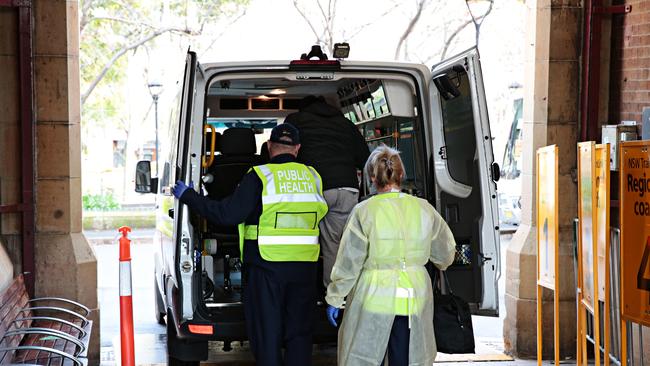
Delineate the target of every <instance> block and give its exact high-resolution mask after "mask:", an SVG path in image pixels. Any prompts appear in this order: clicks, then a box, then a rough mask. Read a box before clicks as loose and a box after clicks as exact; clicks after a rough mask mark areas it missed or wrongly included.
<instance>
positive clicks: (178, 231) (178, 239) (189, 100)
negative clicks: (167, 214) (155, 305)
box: [173, 51, 198, 319]
mask: <svg viewBox="0 0 650 366" xmlns="http://www.w3.org/2000/svg"><path fill="white" fill-rule="evenodd" d="M197 70H198V62H197V60H196V53H195V52H192V51H188V52H187V57H186V60H185V76H184V79H183V91H182V99H181V109H180V111H179V115H180V120H179V133H178V145H177V149H178V150H177V159H176V164H175V167H174V170H175V174H174V178H175V179H176V180H183V181H185V183H187V184H188V185H189V184H190V182H189V181H190V178H189V174H190V169H189V165H190V164H189V147H190V132H191V127H192V115H193V113H194V98H195V97H196V88H195V83H196V75H197ZM174 215H175V225H176V227H175V228H174V237H173V242H174V243H175V244H176V248H175V254H176V256H175V257H176V264H175V268H174V269H175V273H176V285H177V286H178V288H179V291H180V296H179V300H181V301H180V304H179V305H181V304H182V306H181V309H182V310H181V314H179V315H181V316H182V317H183V318H185V319H191V318H192V315H193V312H194V306H193V304H192V300H193V299H192V274H193V270H192V269H193V268H192V266H193V263H194V260H193V255H194V251H193V249H192V246H191V238H190V232H191V230H190V227H189V223H188V220H186V219H185V220H184V218H187V217H189V210H188V208H187V206H186V205H183V204H181V203H180V201H178V200H174Z"/></svg>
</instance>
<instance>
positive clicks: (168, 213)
mask: <svg viewBox="0 0 650 366" xmlns="http://www.w3.org/2000/svg"><path fill="white" fill-rule="evenodd" d="M167 215H169V217H171V218H172V219H173V218H174V209H173V208H170V209H169V211H167Z"/></svg>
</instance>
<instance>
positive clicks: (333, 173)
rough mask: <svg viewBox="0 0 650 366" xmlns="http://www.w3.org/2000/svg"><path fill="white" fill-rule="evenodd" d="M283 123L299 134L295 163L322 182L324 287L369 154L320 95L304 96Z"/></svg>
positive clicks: (357, 135) (356, 131) (347, 122)
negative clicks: (313, 171) (311, 170)
mask: <svg viewBox="0 0 650 366" xmlns="http://www.w3.org/2000/svg"><path fill="white" fill-rule="evenodd" d="M284 121H285V122H288V123H291V124H292V125H294V126H296V128H298V130H299V131H300V140H301V147H300V151H299V153H298V162H300V163H303V164H305V165H310V166H312V167H314V168H315V169H316V171H317V172H318V174H320V176H321V178H322V180H323V191H324V192H323V196H324V197H325V201H326V202H327V206H328V207H329V211H328V213H327V215H326V216H325V218H324V219H323V220H322V221H321V222H320V224H319V228H320V244H321V252H322V254H323V284H324V285H325V287H327V285H329V283H330V274H331V272H332V267H333V266H334V261H335V260H336V253H337V252H338V248H339V242H340V241H341V235H342V233H343V227H344V226H345V223H346V221H347V218H348V215H349V214H350V211H352V208H353V207H354V205H356V204H357V203H358V202H359V179H358V178H357V169H358V170H362V169H363V166H364V164H365V163H366V160H367V159H368V156H369V155H370V151H369V150H368V145H367V144H366V142H365V140H364V138H363V136H362V135H361V132H359V129H358V128H357V126H355V125H354V123H352V122H351V121H350V120H349V119H347V118H345V116H343V113H341V111H340V109H338V108H336V107H333V106H331V105H329V104H327V102H326V101H325V98H324V97H322V96H313V95H310V96H308V97H305V98H304V99H303V100H302V101H301V103H300V109H299V111H298V112H296V113H292V114H290V115H288V116H287V117H286V119H285V120H284Z"/></svg>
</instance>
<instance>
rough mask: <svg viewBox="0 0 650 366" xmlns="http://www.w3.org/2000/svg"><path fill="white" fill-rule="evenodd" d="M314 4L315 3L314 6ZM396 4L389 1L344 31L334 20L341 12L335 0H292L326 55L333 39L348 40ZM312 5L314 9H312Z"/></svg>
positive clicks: (332, 47)
mask: <svg viewBox="0 0 650 366" xmlns="http://www.w3.org/2000/svg"><path fill="white" fill-rule="evenodd" d="M422 1H428V0H422ZM314 4H316V5H315V6H314ZM398 5H399V3H397V2H391V4H390V6H388V7H386V9H384V10H383V11H382V12H381V13H380V14H379V15H377V16H376V17H375V18H374V19H372V20H371V21H369V22H367V23H362V24H359V25H357V26H355V27H352V31H351V32H349V33H346V31H345V29H341V30H339V28H338V23H337V22H336V20H337V17H338V16H339V15H340V14H341V13H340V12H339V10H340V9H339V8H338V6H337V0H315V1H314V0H310V1H300V0H293V6H294V8H295V9H296V11H297V12H298V13H299V14H300V16H301V17H302V19H303V20H304V21H305V22H306V23H307V25H308V26H309V29H310V30H311V32H312V33H313V35H314V37H315V38H316V39H315V43H316V44H319V45H320V46H321V47H322V48H324V49H325V51H326V53H327V54H328V55H332V51H333V50H334V40H335V39H341V40H343V41H344V42H348V41H350V40H351V39H353V38H354V37H355V36H357V35H358V34H359V33H361V32H362V31H363V30H364V29H365V28H366V27H368V26H370V25H372V24H374V23H376V22H378V21H379V20H380V19H382V18H384V17H385V16H387V15H388V14H390V13H391V12H392V11H393V10H395V9H397V7H398ZM314 7H315V8H316V9H313V8H314ZM350 26H351V24H349V23H346V27H345V28H348V27H350Z"/></svg>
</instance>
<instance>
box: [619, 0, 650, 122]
mask: <svg viewBox="0 0 650 366" xmlns="http://www.w3.org/2000/svg"><path fill="white" fill-rule="evenodd" d="M619 3H620V4H625V5H632V12H631V13H628V14H625V15H613V18H612V19H613V21H612V54H611V56H612V58H611V75H610V76H611V79H610V82H611V84H610V98H609V104H610V106H609V123H617V122H619V121H623V120H626V121H627V120H630V121H636V122H637V123H640V122H641V113H642V111H643V107H650V1H649V0H637V1H625V2H619Z"/></svg>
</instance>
